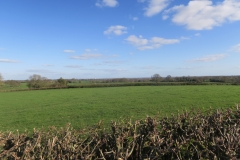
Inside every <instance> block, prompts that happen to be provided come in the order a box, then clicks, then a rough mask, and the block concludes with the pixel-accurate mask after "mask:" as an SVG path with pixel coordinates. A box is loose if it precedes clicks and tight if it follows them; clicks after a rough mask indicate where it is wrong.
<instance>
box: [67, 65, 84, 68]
mask: <svg viewBox="0 0 240 160" xmlns="http://www.w3.org/2000/svg"><path fill="white" fill-rule="evenodd" d="M64 67H67V68H82V66H80V65H67V66H64Z"/></svg>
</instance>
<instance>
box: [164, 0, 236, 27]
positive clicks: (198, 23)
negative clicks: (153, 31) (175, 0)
mask: <svg viewBox="0 0 240 160" xmlns="http://www.w3.org/2000/svg"><path fill="white" fill-rule="evenodd" d="M171 12H175V14H174V15H173V17H172V21H173V22H174V23H176V24H178V25H184V26H186V28H187V29H190V30H209V29H212V28H213V27H216V26H221V25H222V24H223V23H225V22H234V21H239V20H240V1H238V0H224V1H222V2H218V3H217V4H215V5H214V4H213V2H212V1H210V0H200V1H197V0H195V1H190V2H189V3H188V5H186V6H185V5H178V6H174V7H172V8H171V9H168V10H166V11H164V13H165V14H166V15H168V14H170V13H171Z"/></svg>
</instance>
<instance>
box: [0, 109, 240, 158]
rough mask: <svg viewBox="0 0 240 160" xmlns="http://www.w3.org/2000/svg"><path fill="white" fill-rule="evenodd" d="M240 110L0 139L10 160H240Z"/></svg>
mask: <svg viewBox="0 0 240 160" xmlns="http://www.w3.org/2000/svg"><path fill="white" fill-rule="evenodd" d="M239 139H240V110H239V109H238V108H235V109H228V110H226V111H219V110H217V111H212V110H210V111H207V112H206V113H203V112H201V111H199V110H198V111H196V110H192V111H190V112H187V111H186V112H184V113H181V114H178V115H176V116H172V117H164V118H161V119H159V120H158V119H157V118H150V117H147V118H146V119H145V120H139V121H136V122H135V123H132V122H131V120H128V121H126V120H119V121H118V122H112V123H111V128H108V129H104V128H103V126H102V125H101V123H99V124H98V125H96V126H93V127H91V128H88V129H82V130H74V129H72V128H71V127H70V126H69V125H68V126H66V127H65V128H58V129H57V128H55V127H50V128H49V130H47V131H44V130H35V129H34V131H33V133H32V134H29V133H27V132H26V133H22V134H19V133H16V134H13V133H12V132H9V133H0V158H7V159H19V158H20V159H106V160H108V159H109V160H112V159H129V160H136V159H166V160H168V159H239V158H240V142H239Z"/></svg>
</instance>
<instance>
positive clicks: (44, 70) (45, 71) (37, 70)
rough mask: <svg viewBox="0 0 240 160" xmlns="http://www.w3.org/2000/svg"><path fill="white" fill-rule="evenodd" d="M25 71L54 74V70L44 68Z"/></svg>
mask: <svg viewBox="0 0 240 160" xmlns="http://www.w3.org/2000/svg"><path fill="white" fill-rule="evenodd" d="M26 72H31V73H35V74H40V73H48V74H55V73H56V72H53V71H50V70H46V69H29V70H27V71H26Z"/></svg>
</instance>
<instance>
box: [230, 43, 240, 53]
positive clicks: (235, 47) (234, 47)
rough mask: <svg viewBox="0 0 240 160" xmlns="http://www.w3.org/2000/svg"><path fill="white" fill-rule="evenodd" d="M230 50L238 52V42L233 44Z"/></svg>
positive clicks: (239, 48) (239, 49)
mask: <svg viewBox="0 0 240 160" xmlns="http://www.w3.org/2000/svg"><path fill="white" fill-rule="evenodd" d="M231 51H234V52H240V43H239V44H237V45H235V46H233V47H232V49H231Z"/></svg>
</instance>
